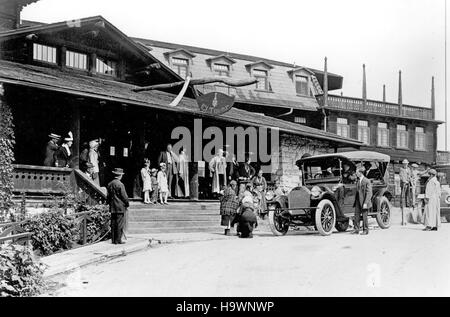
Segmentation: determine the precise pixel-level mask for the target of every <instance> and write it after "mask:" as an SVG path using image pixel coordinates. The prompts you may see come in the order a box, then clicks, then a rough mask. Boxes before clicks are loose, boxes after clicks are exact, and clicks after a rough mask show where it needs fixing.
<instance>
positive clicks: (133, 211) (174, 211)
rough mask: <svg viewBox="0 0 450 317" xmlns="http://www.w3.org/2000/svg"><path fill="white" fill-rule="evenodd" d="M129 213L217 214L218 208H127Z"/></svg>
mask: <svg viewBox="0 0 450 317" xmlns="http://www.w3.org/2000/svg"><path fill="white" fill-rule="evenodd" d="M128 214H129V215H133V216H148V215H218V214H220V210H219V209H215V210H182V209H177V210H164V209H141V210H128Z"/></svg>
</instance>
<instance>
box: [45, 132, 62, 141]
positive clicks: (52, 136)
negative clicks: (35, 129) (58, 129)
mask: <svg viewBox="0 0 450 317" xmlns="http://www.w3.org/2000/svg"><path fill="white" fill-rule="evenodd" d="M48 137H49V138H50V139H58V140H59V139H61V136H60V135H57V134H54V133H50V134H49V135H48Z"/></svg>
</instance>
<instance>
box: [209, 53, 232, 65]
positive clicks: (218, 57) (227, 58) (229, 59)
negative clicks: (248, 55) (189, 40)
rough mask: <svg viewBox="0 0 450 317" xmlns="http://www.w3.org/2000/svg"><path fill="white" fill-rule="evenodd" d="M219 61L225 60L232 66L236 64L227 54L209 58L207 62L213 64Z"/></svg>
mask: <svg viewBox="0 0 450 317" xmlns="http://www.w3.org/2000/svg"><path fill="white" fill-rule="evenodd" d="M218 59H225V60H227V61H228V62H229V63H230V64H236V61H235V60H234V59H232V58H231V57H230V56H228V55H225V54H220V55H217V56H213V57H210V58H207V59H206V61H207V62H209V63H212V62H214V61H216V60H218Z"/></svg>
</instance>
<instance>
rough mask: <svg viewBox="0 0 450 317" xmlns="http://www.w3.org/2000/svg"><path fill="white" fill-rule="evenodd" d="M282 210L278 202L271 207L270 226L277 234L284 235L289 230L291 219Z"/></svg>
mask: <svg viewBox="0 0 450 317" xmlns="http://www.w3.org/2000/svg"><path fill="white" fill-rule="evenodd" d="M282 211H283V210H282V209H281V206H280V205H278V204H275V205H272V206H270V207H269V227H270V230H271V231H272V233H273V234H274V235H276V236H284V235H286V233H287V232H288V230H289V223H290V219H289V217H287V216H285V215H282Z"/></svg>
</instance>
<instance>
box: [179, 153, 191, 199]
mask: <svg viewBox="0 0 450 317" xmlns="http://www.w3.org/2000/svg"><path fill="white" fill-rule="evenodd" d="M178 159H179V165H178V167H179V168H178V172H179V176H180V177H179V184H177V185H178V186H177V191H178V194H177V196H178V197H185V198H189V196H190V191H189V158H188V156H187V154H186V151H185V149H184V147H183V148H181V150H180V155H179V157H178Z"/></svg>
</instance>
